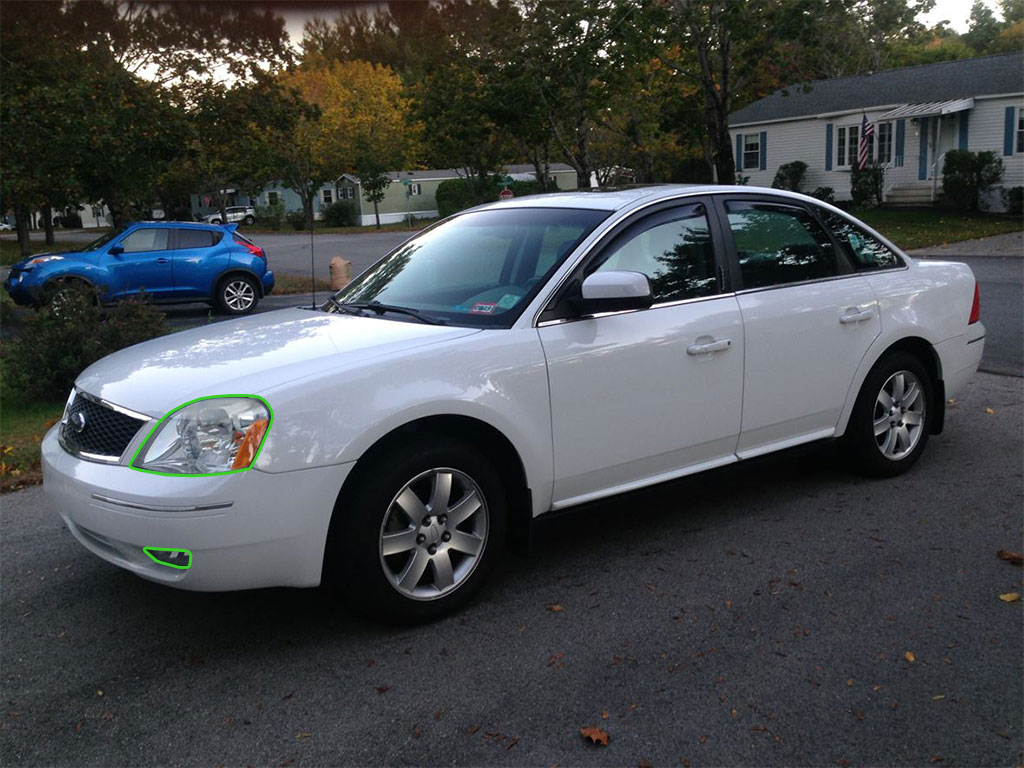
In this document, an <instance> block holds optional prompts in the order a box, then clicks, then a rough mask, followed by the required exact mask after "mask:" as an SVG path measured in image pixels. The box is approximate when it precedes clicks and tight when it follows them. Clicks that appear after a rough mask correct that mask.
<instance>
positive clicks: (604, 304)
mask: <svg viewBox="0 0 1024 768" xmlns="http://www.w3.org/2000/svg"><path fill="white" fill-rule="evenodd" d="M580 293H581V296H579V297H577V298H574V299H570V300H569V306H571V307H572V310H573V312H575V313H576V314H577V315H581V316H582V315H596V314H598V313H600V312H622V311H625V310H627V309H647V308H648V307H649V306H651V304H653V303H654V296H653V294H652V293H651V281H650V280H648V279H647V275H645V274H644V273H643V272H616V271H609V272H595V273H594V274H592V275H590V276H589V277H588V278H587V279H586V280H584V281H583V286H582V288H581V290H580Z"/></svg>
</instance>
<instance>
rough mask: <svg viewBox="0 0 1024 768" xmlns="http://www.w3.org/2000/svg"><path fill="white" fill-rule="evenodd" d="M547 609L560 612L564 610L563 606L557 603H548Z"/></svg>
mask: <svg viewBox="0 0 1024 768" xmlns="http://www.w3.org/2000/svg"><path fill="white" fill-rule="evenodd" d="M548 610H549V611H551V612H552V613H561V612H562V611H564V610H565V608H563V607H562V606H560V605H559V604H558V603H551V604H549V605H548Z"/></svg>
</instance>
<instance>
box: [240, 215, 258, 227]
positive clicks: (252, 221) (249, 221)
mask: <svg viewBox="0 0 1024 768" xmlns="http://www.w3.org/2000/svg"><path fill="white" fill-rule="evenodd" d="M242 221H244V222H245V225H246V226H247V227H251V226H252V225H253V224H255V223H256V217H255V216H246V217H245V218H244V219H242Z"/></svg>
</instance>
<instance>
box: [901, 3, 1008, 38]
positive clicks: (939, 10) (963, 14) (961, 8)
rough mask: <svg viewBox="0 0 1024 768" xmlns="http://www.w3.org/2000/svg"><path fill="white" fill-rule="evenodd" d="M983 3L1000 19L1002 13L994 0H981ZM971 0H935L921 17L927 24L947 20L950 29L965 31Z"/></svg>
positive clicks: (930, 24)
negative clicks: (933, 4)
mask: <svg viewBox="0 0 1024 768" xmlns="http://www.w3.org/2000/svg"><path fill="white" fill-rule="evenodd" d="M983 2H984V3H985V5H987V6H988V7H989V8H991V9H992V12H993V13H994V14H995V17H996V18H997V19H1001V18H1002V17H1003V16H1002V13H1001V12H1000V10H999V5H998V3H996V2H995V0H983ZM971 4H972V0H936V3H935V8H934V9H933V10H932V11H931V12H930V13H926V14H924V15H923V16H922V17H921V21H923V22H924V23H925V24H927V25H928V26H932V25H933V24H938V23H939V22H940V21H942V20H943V19H948V20H949V26H950V28H951V29H955V30H956V31H957V32H966V31H967V19H968V17H969V16H970V15H971Z"/></svg>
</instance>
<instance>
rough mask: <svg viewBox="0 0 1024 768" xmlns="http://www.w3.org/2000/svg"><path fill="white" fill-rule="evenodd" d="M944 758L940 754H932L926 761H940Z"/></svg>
mask: <svg viewBox="0 0 1024 768" xmlns="http://www.w3.org/2000/svg"><path fill="white" fill-rule="evenodd" d="M945 759H946V758H944V757H943V756H942V755H932V756H931V759H930V760H928V762H929V763H941V762H942V761H943V760H945Z"/></svg>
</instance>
